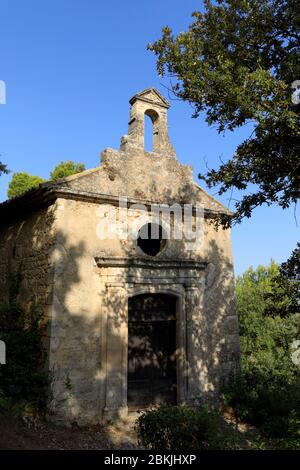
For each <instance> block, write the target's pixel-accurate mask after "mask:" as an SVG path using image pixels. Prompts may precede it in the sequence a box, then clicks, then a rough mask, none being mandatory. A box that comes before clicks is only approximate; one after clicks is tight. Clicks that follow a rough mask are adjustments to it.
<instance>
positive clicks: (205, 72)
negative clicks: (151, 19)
mask: <svg viewBox="0 0 300 470" xmlns="http://www.w3.org/2000/svg"><path fill="white" fill-rule="evenodd" d="M204 4H205V11H204V13H200V12H195V13H193V17H194V21H193V23H192V24H191V25H190V27H189V30H188V31H187V32H183V33H180V34H178V36H174V35H173V34H172V31H171V29H170V28H169V27H166V28H164V29H163V34H162V38H161V39H160V40H158V41H156V42H155V43H154V44H152V45H150V46H149V49H150V50H152V51H154V53H155V54H156V55H157V69H158V72H159V74H160V75H165V76H168V75H169V76H171V77H174V78H175V82H174V83H173V84H171V85H170V87H171V90H172V91H173V92H174V93H175V95H176V96H177V97H178V98H180V99H183V100H185V101H187V102H189V103H190V104H191V105H192V106H193V107H194V114H193V116H194V117H197V116H198V115H199V114H200V113H201V112H205V113H206V120H207V122H208V124H209V125H216V126H217V129H218V131H219V132H223V131H226V130H234V129H236V128H238V127H240V126H242V125H245V124H249V123H250V124H251V128H252V129H253V131H252V133H251V135H250V136H249V138H248V139H246V140H245V141H244V142H243V143H241V144H240V145H239V146H238V147H237V149H236V152H235V154H234V155H233V156H232V158H231V159H230V160H229V161H227V162H226V163H223V164H222V165H221V166H220V167H219V168H218V169H216V170H215V169H212V170H210V171H208V172H207V174H206V175H199V176H200V178H202V179H203V180H205V181H206V183H207V185H208V186H209V187H210V188H211V187H218V192H219V194H220V195H221V194H223V193H224V192H226V191H227V190H229V189H233V188H236V189H237V190H246V189H247V190H249V191H250V190H253V191H252V193H250V192H248V193H247V194H245V195H244V196H243V197H242V199H241V200H240V201H238V202H236V204H235V209H236V212H235V216H234V218H233V220H235V221H237V222H239V221H240V220H241V219H242V218H243V217H245V216H246V217H249V216H250V215H251V212H252V210H253V209H254V208H255V207H256V206H258V205H261V204H263V203H266V204H271V203H277V204H278V205H279V206H281V207H283V208H286V207H288V206H289V205H290V204H292V203H295V202H296V201H297V199H298V198H299V195H300V177H299V175H300V159H299V149H300V125H299V124H300V121H299V107H300V105H299V100H292V92H293V89H292V86H297V85H295V84H294V82H295V81H296V80H300V61H299V50H300V39H299V25H300V13H299V5H298V1H297V0H251V1H248V0H218V1H217V2H211V1H205V2H204ZM293 84H294V85H293ZM294 96H295V95H294ZM293 101H294V102H293ZM253 188H254V189H253ZM221 222H222V223H223V224H224V225H228V224H229V223H230V219H229V218H228V217H223V218H222V220H221Z"/></svg>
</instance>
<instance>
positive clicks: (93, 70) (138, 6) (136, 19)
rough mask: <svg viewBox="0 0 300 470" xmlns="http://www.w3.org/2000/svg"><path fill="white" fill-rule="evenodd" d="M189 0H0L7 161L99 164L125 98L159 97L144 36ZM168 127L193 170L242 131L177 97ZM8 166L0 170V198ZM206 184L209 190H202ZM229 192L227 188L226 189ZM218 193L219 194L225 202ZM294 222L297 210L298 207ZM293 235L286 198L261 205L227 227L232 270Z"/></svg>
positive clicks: (173, 23)
mask: <svg viewBox="0 0 300 470" xmlns="http://www.w3.org/2000/svg"><path fill="white" fill-rule="evenodd" d="M202 5H203V4H202V2H201V1H195V0H185V1H184V2H183V1H181V0H163V1H162V0H151V1H149V2H143V1H141V0H139V1H138V0H128V1H126V2H125V1H121V0H119V1H117V0H110V1H109V2H106V1H100V0H72V1H71V0H43V1H41V0H2V1H1V5H0V8H1V10H0V80H4V81H5V83H6V87H7V103H6V105H0V154H1V157H0V158H1V160H2V161H3V162H5V163H7V164H8V166H9V168H10V169H11V170H12V171H27V172H28V173H32V174H36V175H40V176H42V177H44V178H47V177H48V176H49V173H50V171H51V170H52V169H53V168H54V167H55V165H56V164H57V163H59V162H60V161H61V160H70V159H71V160H74V161H80V162H84V163H85V165H86V167H87V168H90V167H95V166H97V165H98V164H99V153H100V151H101V150H103V149H104V148H105V147H114V148H118V147H119V142H120V137H121V136H122V135H123V134H126V132H127V122H128V113H129V104H128V100H129V98H130V97H131V96H132V95H134V94H135V93H136V92H138V91H141V90H143V89H144V88H148V87H151V86H154V87H156V88H157V89H158V90H159V91H160V92H161V93H162V94H164V95H165V96H166V97H167V98H168V95H167V92H166V88H165V86H167V85H168V81H167V80H162V79H161V78H159V77H158V76H157V73H156V68H155V57H154V55H153V54H152V53H150V52H148V51H147V50H146V46H147V43H149V42H152V41H154V40H155V39H157V38H159V36H160V31H161V28H162V27H163V26H164V25H169V26H170V27H171V28H172V29H173V30H174V32H176V33H178V32H179V31H183V30H185V29H186V28H187V26H188V24H189V23H190V20H191V13H192V11H194V10H197V9H198V10H199V9H201V8H202ZM170 101H171V109H170V111H169V130H170V136H171V140H172V143H173V145H174V146H175V148H176V151H177V155H178V159H179V160H180V161H181V162H182V163H187V164H191V165H193V166H194V170H195V179H197V174H198V173H199V172H204V171H205V162H207V164H208V165H209V166H210V167H215V166H217V165H218V164H219V161H220V160H219V158H220V157H221V158H222V159H223V160H226V159H228V158H229V157H230V156H231V155H232V154H233V152H234V149H235V148H236V146H237V144H238V143H239V142H241V141H242V140H243V139H244V138H245V137H246V136H247V135H248V133H249V129H247V128H246V129H241V130H239V131H237V132H234V133H228V134H226V135H225V136H221V135H218V134H217V132H216V130H215V129H212V128H209V127H208V126H207V124H206V123H205V121H204V117H203V116H201V117H200V118H198V119H197V120H195V119H191V114H192V109H191V108H190V106H189V105H188V104H186V103H183V102H180V101H177V100H172V99H171V100H170ZM10 178H11V175H10V176H2V177H1V178H0V200H4V199H5V198H6V191H7V184H8V181H9V180H10ZM212 194H214V193H213V192H212ZM233 197H237V194H233ZM227 198H228V196H225V197H224V198H222V199H221V201H222V202H223V203H224V204H225V205H227V204H228V200H227ZM298 220H299V224H300V214H299V210H298ZM298 239H299V228H298V227H297V225H296V222H295V217H294V208H291V209H289V210H286V211H283V210H281V209H279V208H276V207H261V208H259V209H257V210H256V211H255V212H254V214H253V216H252V218H251V219H248V220H245V221H244V222H243V223H242V224H241V225H240V226H237V227H234V228H233V230H232V241H233V252H234V258H235V272H236V273H237V274H240V273H242V272H243V271H244V270H245V269H246V268H247V267H249V266H250V265H253V266H257V265H258V264H265V263H268V262H269V260H270V258H273V259H275V260H276V261H278V262H281V261H283V260H285V259H286V258H287V257H288V256H289V254H290V253H291V251H292V250H293V249H294V247H295V245H296V242H297V241H298Z"/></svg>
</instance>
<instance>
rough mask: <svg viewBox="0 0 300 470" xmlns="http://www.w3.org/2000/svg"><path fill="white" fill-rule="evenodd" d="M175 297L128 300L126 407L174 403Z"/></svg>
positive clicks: (175, 386) (163, 296)
mask: <svg viewBox="0 0 300 470" xmlns="http://www.w3.org/2000/svg"><path fill="white" fill-rule="evenodd" d="M176 372H177V371H176V298H175V297H173V296H170V295H167V294H140V295H136V296H135V297H131V298H130V299H129V301H128V388H127V402H128V407H129V408H138V407H146V406H149V405H151V404H158V403H176V397H177V373H176Z"/></svg>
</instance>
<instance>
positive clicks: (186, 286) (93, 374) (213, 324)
mask: <svg viewBox="0 0 300 470" xmlns="http://www.w3.org/2000/svg"><path fill="white" fill-rule="evenodd" d="M56 207H57V215H56V230H57V243H56V246H55V250H54V253H53V262H54V265H55V270H54V286H55V290H54V302H53V306H52V312H51V316H52V327H51V328H52V329H51V345H50V367H51V368H52V369H53V370H54V371H55V382H54V387H53V390H54V401H53V411H54V412H55V415H56V417H57V419H59V420H62V421H67V422H68V421H72V420H74V421H77V422H79V423H81V424H84V423H87V422H97V421H99V420H101V419H102V417H103V415H106V414H107V415H108V416H110V415H112V414H114V413H115V412H117V411H119V412H120V413H122V412H125V413H126V386H127V372H126V367H127V365H126V364H127V352H126V351H127V350H126V344H127V343H126V341H127V339H126V338H127V337H126V334H127V326H126V321H127V320H126V315H127V304H128V297H129V296H130V295H135V294H136V293H137V292H157V293H159V292H169V293H172V294H174V295H175V296H177V297H178V299H179V301H180V304H181V305H182V310H181V313H180V315H181V325H182V329H185V325H187V328H188V329H187V331H188V339H187V345H188V351H189V352H188V354H189V356H188V358H186V359H185V360H187V361H188V370H189V372H188V375H189V383H188V385H186V387H187V389H186V391H185V392H182V394H181V397H180V398H181V400H186V401H189V402H191V403H198V402H201V401H210V402H214V403H216V400H217V397H218V394H219V387H220V384H221V382H222V380H223V379H224V378H226V377H227V376H228V374H229V373H230V371H231V370H232V369H234V368H235V367H237V366H238V360H239V343H238V323H237V317H236V313H235V308H234V287H233V266H232V254H231V243H230V233H229V230H226V231H224V230H218V231H216V230H215V229H214V228H213V226H212V225H211V224H210V223H209V220H208V219H206V220H205V230H204V237H203V240H202V242H201V243H200V244H199V246H198V247H197V248H196V249H195V250H193V251H187V250H186V245H185V242H184V241H179V240H173V241H172V240H171V241H169V242H168V243H167V247H166V248H165V249H164V250H163V251H162V252H161V253H160V254H159V255H157V256H156V257H155V258H151V259H150V258H149V257H147V256H143V255H142V254H141V252H140V251H139V249H138V247H137V246H136V242H135V240H132V239H131V238H129V239H128V240H120V239H119V238H116V239H115V240H107V239H101V238H99V236H98V235H99V227H101V228H102V229H103V228H104V227H105V225H106V226H107V227H106V229H107V230H108V228H109V226H110V224H111V220H110V218H109V213H110V211H111V209H112V207H111V206H109V205H107V204H97V203H94V202H87V201H85V202H84V201H80V200H71V199H63V198H60V199H58V200H57V203H56ZM114 210H115V211H116V213H117V216H118V217H119V218H120V216H121V214H120V212H122V211H127V209H121V210H120V209H119V208H117V207H116V208H115V209H114ZM123 215H124V214H123ZM147 217H149V220H150V218H151V214H149V213H148V214H146V215H145V214H144V217H143V221H145V220H147ZM128 223H129V225H131V226H134V227H135V230H137V229H138V227H139V224H140V223H141V212H140V211H138V210H137V209H129V210H128ZM103 232H104V233H105V230H104V231H103ZM132 259H138V260H144V261H138V262H137V263H142V264H137V265H136V266H134V265H133V266H132V267H127V266H126V260H132ZM180 259H181V260H186V263H190V264H186V265H184V266H183V265H182V266H181V264H180V263H179V262H178V264H176V260H180ZM101 260H102V261H101ZM168 260H169V261H168ZM172 260H173V261H172ZM172 262H173V264H172ZM101 263H102V264H101ZM151 263H152V264H153V267H152V268H151ZM160 263H161V264H160ZM174 263H175V264H174ZM192 263H194V264H195V263H196V264H195V266H194V267H193V264H192ZM197 263H198V265H197ZM199 263H200V264H199ZM155 264H157V266H158V267H159V269H157V268H155V266H154V265H155ZM185 266H187V267H185ZM197 266H198V267H197ZM183 305H185V306H186V307H183ZM187 345H186V346H187ZM114 364H117V365H118V366H117V367H114ZM122 364H123V366H122V367H121V365H122ZM184 375H185V373H182V377H183V376H184ZM182 380H183V379H182V378H181V382H182ZM184 387H185V385H183V384H182V385H181V390H183V389H184Z"/></svg>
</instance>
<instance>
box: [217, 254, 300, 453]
mask: <svg viewBox="0 0 300 470" xmlns="http://www.w3.org/2000/svg"><path fill="white" fill-rule="evenodd" d="M295 251H296V250H295ZM293 253H295V252H293ZM293 259H294V255H292V256H291V258H289V260H288V261H287V262H286V263H283V264H282V265H281V266H278V265H277V264H276V263H275V262H273V261H272V262H271V263H270V265H269V266H259V267H258V268H257V269H255V270H254V269H252V268H250V269H248V270H247V271H246V272H245V273H244V274H243V276H239V277H238V278H237V280H236V297H237V308H238V314H239V322H240V342H241V359H242V369H241V373H239V374H237V375H236V376H235V378H234V379H233V380H231V382H230V383H229V384H228V386H227V389H226V391H225V396H226V398H227V401H228V402H229V403H230V404H231V405H233V406H234V408H235V410H236V413H237V415H238V416H239V417H241V418H243V419H246V420H248V421H250V422H251V423H253V424H255V425H257V426H259V427H261V428H262V429H263V431H264V432H265V433H266V434H267V435H270V436H275V437H283V436H294V437H295V436H296V437H297V436H298V439H299V438H300V364H298V365H297V364H295V363H294V362H293V361H292V354H293V352H294V349H293V347H294V346H293V345H294V344H295V343H294V342H295V341H296V340H299V339H300V337H299V335H300V302H299V292H298V291H297V289H294V286H295V283H294V282H293V281H292V280H291V279H287V278H286V277H285V274H284V270H286V269H288V265H289V266H292V265H293ZM297 274H300V273H299V270H298V273H297ZM297 445H299V446H300V441H299V442H298V444H297Z"/></svg>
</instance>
